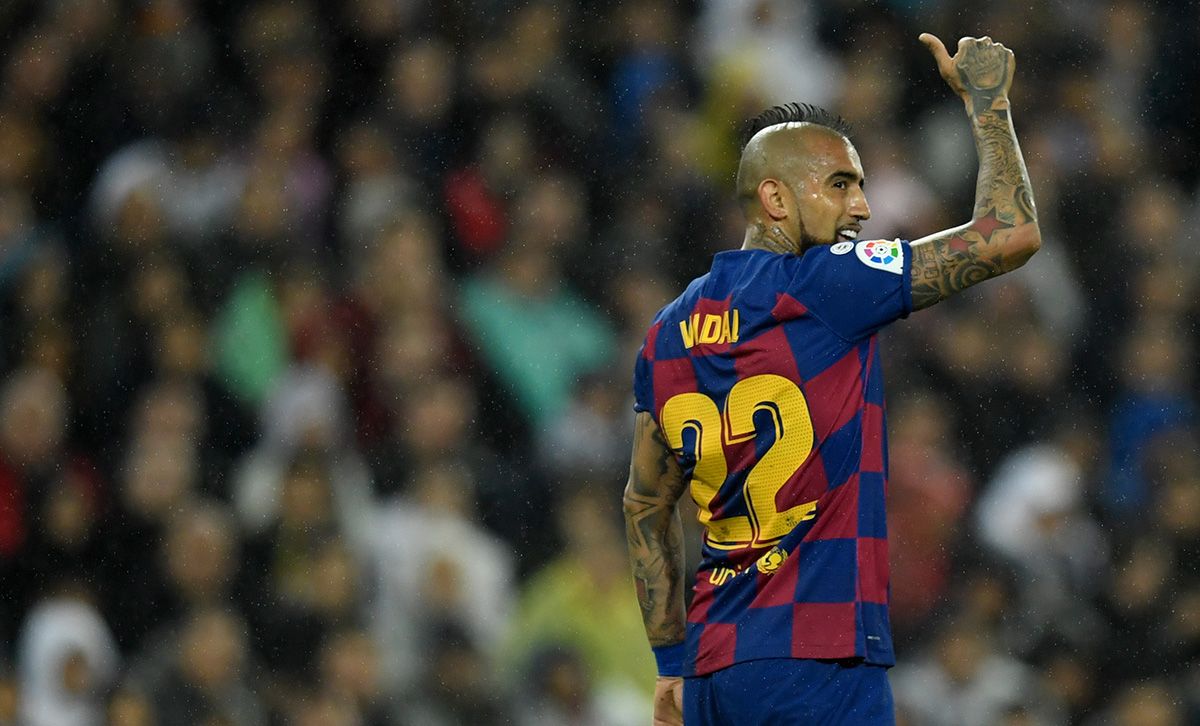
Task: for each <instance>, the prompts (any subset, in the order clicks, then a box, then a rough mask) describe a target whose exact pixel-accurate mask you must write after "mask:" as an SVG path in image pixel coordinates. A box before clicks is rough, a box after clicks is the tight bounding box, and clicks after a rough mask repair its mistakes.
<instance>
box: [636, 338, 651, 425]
mask: <svg viewBox="0 0 1200 726" xmlns="http://www.w3.org/2000/svg"><path fill="white" fill-rule="evenodd" d="M645 345H649V342H647V343H646V344H645ZM645 345H643V347H642V350H640V351H638V357H637V364H636V365H635V366H634V368H633V410H634V411H637V412H638V413H642V412H649V413H650V415H652V416H653V415H654V381H653V378H652V376H653V373H654V363H653V362H652V361H651V360H650V358H649V357H648V355H649V353H648V352H647V351H646V347H645Z"/></svg>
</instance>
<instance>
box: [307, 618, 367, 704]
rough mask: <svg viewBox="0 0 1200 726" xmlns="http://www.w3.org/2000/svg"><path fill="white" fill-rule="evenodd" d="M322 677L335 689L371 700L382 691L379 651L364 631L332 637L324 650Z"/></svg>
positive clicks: (363, 699)
mask: <svg viewBox="0 0 1200 726" xmlns="http://www.w3.org/2000/svg"><path fill="white" fill-rule="evenodd" d="M321 678H322V682H324V683H325V684H326V685H327V686H328V687H330V688H332V689H333V690H334V691H335V692H337V693H339V694H341V695H343V696H349V697H351V698H354V699H355V700H357V701H359V702H362V701H369V700H371V699H373V698H375V697H376V696H378V695H379V687H380V683H379V653H378V652H377V651H376V649H375V643H374V642H373V641H372V640H371V639H370V638H369V637H368V636H367V634H366V633H363V632H362V631H357V630H355V631H348V632H345V633H341V634H339V635H337V636H336V637H334V638H332V639H331V640H330V641H329V643H328V644H326V645H325V647H324V649H323V650H322V652H321Z"/></svg>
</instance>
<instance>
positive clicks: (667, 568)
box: [624, 412, 686, 725]
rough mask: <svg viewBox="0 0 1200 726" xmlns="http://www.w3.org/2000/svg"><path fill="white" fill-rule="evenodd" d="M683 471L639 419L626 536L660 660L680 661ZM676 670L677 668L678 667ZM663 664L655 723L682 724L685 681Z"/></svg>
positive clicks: (654, 428)
mask: <svg viewBox="0 0 1200 726" xmlns="http://www.w3.org/2000/svg"><path fill="white" fill-rule="evenodd" d="M685 486H686V485H685V482H684V476H683V470H682V468H680V466H679V462H677V461H676V460H675V455H674V453H672V451H671V449H670V448H669V447H668V446H667V442H666V439H665V438H664V437H663V435H662V431H660V430H659V428H658V424H657V423H656V422H655V421H654V418H653V417H652V416H651V415H650V414H649V413H646V412H642V413H639V414H638V415H637V422H636V428H635V431H634V435H633V456H632V462H631V463H630V466H629V483H628V484H627V485H626V487H625V497H624V508H625V531H626V535H627V537H628V540H629V558H630V561H631V562H632V564H633V577H634V583H635V584H636V586H637V597H638V604H639V605H641V609H642V621H643V622H644V624H645V626H646V636H647V638H648V639H649V640H650V645H651V646H652V647H653V648H654V649H655V651H656V655H659V653H661V652H663V651H664V650H665V651H666V652H672V653H673V654H674V655H675V657H676V659H681V658H682V655H681V648H682V645H681V644H682V643H683V637H684V600H683V588H684V581H685V580H684V571H683V568H684V557H683V522H682V520H680V518H679V509H678V506H677V505H678V503H679V499H680V497H682V496H683V492H684V489H685ZM676 665H678V664H676ZM668 671H673V672H664V670H663V663H662V659H661V658H660V663H659V673H660V676H659V679H658V684H657V686H656V688H655V703H654V723H655V724H656V725H658V724H664V725H669V724H681V723H682V722H683V716H682V714H681V712H680V710H681V704H682V693H683V691H682V687H683V683H682V679H680V678H679V675H680V673H679V672H677V671H676V669H675V668H670V669H668Z"/></svg>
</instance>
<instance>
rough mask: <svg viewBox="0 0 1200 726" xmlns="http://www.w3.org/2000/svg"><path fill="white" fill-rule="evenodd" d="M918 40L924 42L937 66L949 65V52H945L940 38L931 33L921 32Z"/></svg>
mask: <svg viewBox="0 0 1200 726" xmlns="http://www.w3.org/2000/svg"><path fill="white" fill-rule="evenodd" d="M918 40H920V41H921V42H922V43H924V44H925V47H926V48H928V49H929V52H930V53H932V54H933V58H934V60H936V61H937V64H938V67H939V68H941V67H944V66H946V65H949V63H950V54H949V53H948V52H946V46H945V45H944V44H943V43H942V41H941V39H940V38H938V37H937V36H936V35H934V34H933V33H921V35H920V36H919V37H918Z"/></svg>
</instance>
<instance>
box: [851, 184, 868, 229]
mask: <svg viewBox="0 0 1200 726" xmlns="http://www.w3.org/2000/svg"><path fill="white" fill-rule="evenodd" d="M850 216H851V217H854V218H855V219H857V220H863V221H865V220H868V219H870V218H871V205H869V204H867V195H866V194H863V191H862V189H855V193H854V194H852V195H851V197H850Z"/></svg>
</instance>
